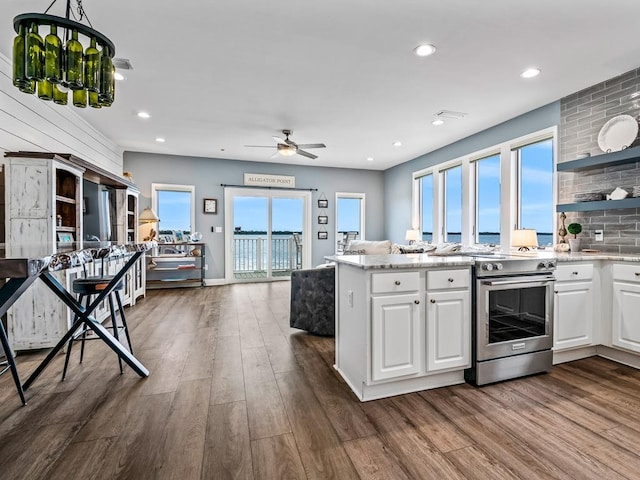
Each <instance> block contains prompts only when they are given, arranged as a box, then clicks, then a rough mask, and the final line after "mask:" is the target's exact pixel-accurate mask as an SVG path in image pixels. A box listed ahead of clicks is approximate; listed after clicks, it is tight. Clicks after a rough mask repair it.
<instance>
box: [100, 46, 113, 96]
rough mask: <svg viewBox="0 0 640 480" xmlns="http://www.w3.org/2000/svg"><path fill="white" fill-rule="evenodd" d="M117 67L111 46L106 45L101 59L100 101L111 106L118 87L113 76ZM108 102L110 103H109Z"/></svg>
mask: <svg viewBox="0 0 640 480" xmlns="http://www.w3.org/2000/svg"><path fill="white" fill-rule="evenodd" d="M114 73H115V68H114V67H113V62H112V61H111V58H110V57H109V47H107V46H105V47H104V50H103V52H102V58H101V59H100V93H99V98H100V103H102V104H103V106H109V105H111V104H112V103H113V98H114V95H115V89H116V85H115V82H116V79H115V77H114V76H113V74H114ZM107 104H108V105H107Z"/></svg>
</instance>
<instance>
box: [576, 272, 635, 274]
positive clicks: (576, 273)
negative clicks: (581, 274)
mask: <svg viewBox="0 0 640 480" xmlns="http://www.w3.org/2000/svg"><path fill="white" fill-rule="evenodd" d="M577 274H578V272H571V275H577ZM636 275H637V274H636Z"/></svg>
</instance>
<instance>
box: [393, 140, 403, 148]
mask: <svg viewBox="0 0 640 480" xmlns="http://www.w3.org/2000/svg"><path fill="white" fill-rule="evenodd" d="M393 146H394V147H401V146H402V142H399V141H397V140H396V141H395V142H393Z"/></svg>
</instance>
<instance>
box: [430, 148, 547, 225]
mask: <svg viewBox="0 0 640 480" xmlns="http://www.w3.org/2000/svg"><path fill="white" fill-rule="evenodd" d="M521 152H522V153H521V162H522V163H521V165H522V179H523V180H522V190H521V192H520V195H521V198H522V202H521V204H522V211H521V226H522V227H523V228H533V229H535V230H537V231H538V233H551V232H552V231H553V150H552V141H551V140H546V141H544V142H538V143H535V144H532V145H527V146H525V147H523V148H522V149H521ZM478 170H479V178H480V181H479V185H478V189H479V192H478V197H479V211H478V223H479V225H478V230H479V231H480V232H499V231H500V161H499V157H498V155H495V156H492V157H487V158H484V159H482V160H479V161H478ZM461 176H462V168H461V167H455V168H452V169H450V170H447V173H446V181H447V187H446V199H447V231H449V232H460V230H461V228H462V226H461V216H462V177H461ZM422 198H423V231H425V232H431V231H433V223H432V219H431V217H432V213H431V212H432V211H433V208H432V205H433V201H432V198H433V180H432V177H431V176H427V177H423V182H422Z"/></svg>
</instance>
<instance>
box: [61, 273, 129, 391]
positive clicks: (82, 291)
mask: <svg viewBox="0 0 640 480" xmlns="http://www.w3.org/2000/svg"><path fill="white" fill-rule="evenodd" d="M111 280H113V275H104V276H100V277H85V278H77V279H75V280H74V281H73V283H72V291H73V293H77V294H78V295H79V297H78V303H80V304H82V300H83V299H84V300H85V308H89V305H90V304H91V298H92V296H93V295H97V294H99V293H100V292H102V291H103V290H104V289H105V288H106V287H107V285H108V284H109V282H110V281H111ZM123 288H124V281H122V280H120V281H119V282H118V283H117V285H116V286H115V287H114V288H113V290H112V291H111V292H109V295H108V296H107V298H108V299H109V311H110V313H111V326H110V327H105V328H109V329H111V330H112V331H113V336H114V337H115V339H116V340H118V341H120V338H119V335H118V332H119V330H124V334H125V336H126V338H127V343H128V344H129V351H130V352H131V354H133V347H132V345H131V338H130V337H129V328H128V327H127V319H126V318H125V315H124V308H123V307H122V300H121V298H120V290H122V289H123ZM114 297H115V299H116V302H117V303H118V311H119V312H120V319H121V321H122V325H120V326H118V321H117V318H118V317H117V311H116V309H115V306H114V303H113V299H114ZM77 318H78V317H77V315H76V317H75V318H74V322H75V321H76V320H77ZM87 331H89V329H88V328H86V327H85V328H82V330H80V331H79V332H77V333H75V334H73V335H72V336H71V338H70V339H69V345H68V347H67V354H66V356H65V359H64V369H63V371H62V380H64V378H65V376H66V374H67V367H68V365H69V357H70V356H71V348H72V347H73V343H74V342H76V341H79V342H81V346H80V363H82V360H83V358H84V346H85V341H86V340H94V339H92V338H87ZM118 363H119V365H120V373H123V370H122V359H121V358H120V357H119V356H118Z"/></svg>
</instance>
